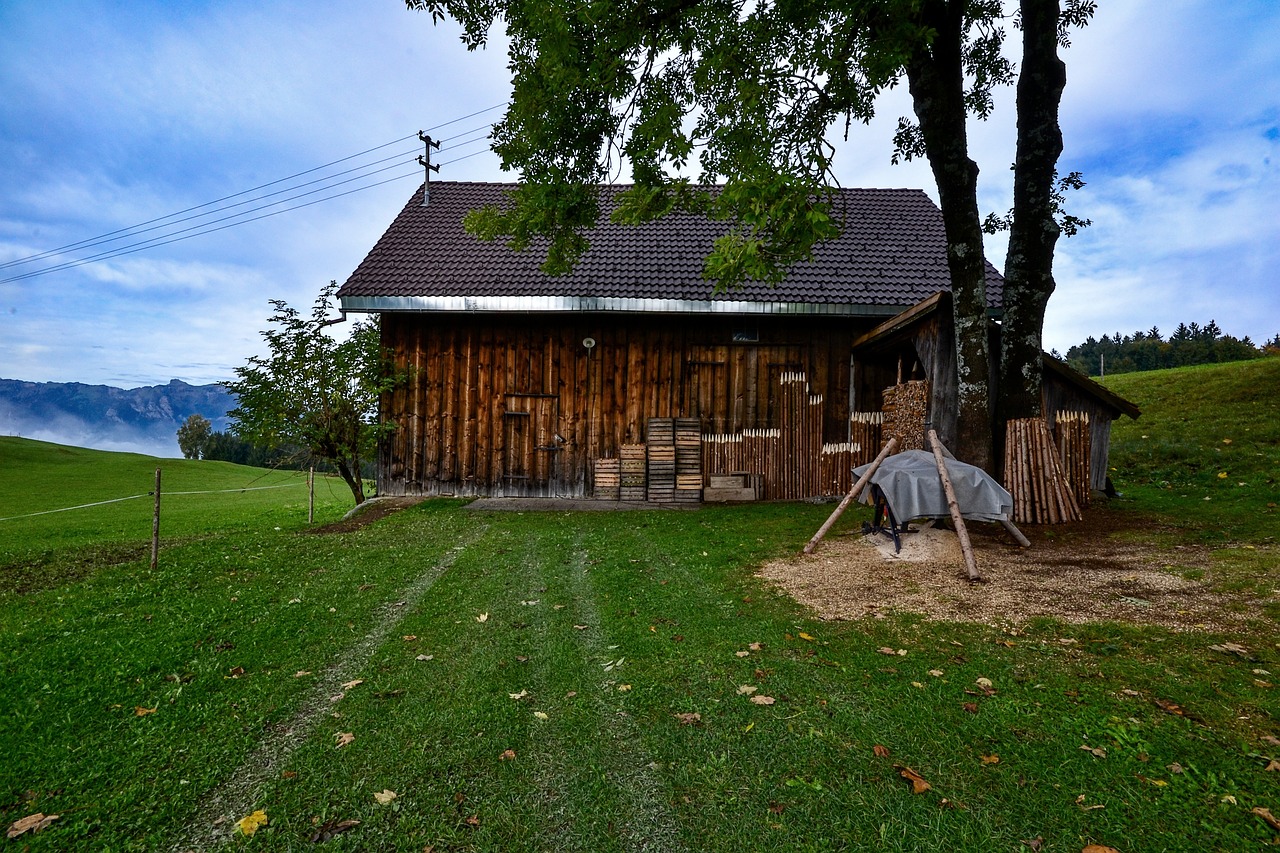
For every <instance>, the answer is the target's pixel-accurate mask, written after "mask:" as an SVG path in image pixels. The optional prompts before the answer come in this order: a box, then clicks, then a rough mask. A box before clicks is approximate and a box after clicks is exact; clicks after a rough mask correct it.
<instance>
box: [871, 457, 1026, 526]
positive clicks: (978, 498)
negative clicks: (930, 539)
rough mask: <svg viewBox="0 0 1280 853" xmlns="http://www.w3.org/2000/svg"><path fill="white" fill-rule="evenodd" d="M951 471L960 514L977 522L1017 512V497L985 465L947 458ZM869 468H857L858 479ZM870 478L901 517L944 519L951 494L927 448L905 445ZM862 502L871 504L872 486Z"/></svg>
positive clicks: (947, 513)
mask: <svg viewBox="0 0 1280 853" xmlns="http://www.w3.org/2000/svg"><path fill="white" fill-rule="evenodd" d="M944 461H945V463H946V466H947V476H949V477H950V478H951V486H952V488H954V489H955V492H956V501H957V502H958V503H959V504H960V514H961V515H962V516H964V517H965V518H968V519H971V520H973V521H1007V520H1008V518H1009V515H1010V514H1011V513H1012V512H1013V496H1012V495H1010V494H1009V493H1008V491H1006V490H1005V488H1004V486H1002V485H1000V484H999V483H997V482H996V481H995V480H994V479H992V477H991V475H990V474H988V473H987V472H986V471H983V470H982V469H981V468H978V467H976V466H974V465H969V464H967V463H965V462H961V461H959V460H958V459H946V460H944ZM869 467H871V466H870V465H861V466H859V467H857V468H855V469H853V476H854V478H855V479H856V478H858V477H861V476H862V475H863V474H864V473H865V472H866V470H867V468H869ZM871 482H872V483H873V484H874V485H877V486H879V487H880V488H881V490H882V491H883V492H884V496H885V498H886V499H887V500H888V501H889V508H890V509H892V510H893V515H894V517H895V518H897V519H898V521H899V522H902V521H910V520H911V519H913V518H945V517H946V516H949V515H950V514H951V513H950V511H949V510H948V509H947V495H946V493H945V492H944V491H943V489H942V479H941V478H940V477H939V476H938V466H937V464H936V463H935V462H934V460H933V454H932V453H929V452H928V451H925V450H904V451H903V452H902V453H897V454H894V455H893V456H890V457H889V458H888V459H886V460H884V462H881V463H880V467H879V468H877V469H876V472H875V474H873V475H872V476H871ZM862 501H863V503H868V504H869V503H871V502H872V497H871V489H870V487H868V488H866V489H864V490H863V492H862Z"/></svg>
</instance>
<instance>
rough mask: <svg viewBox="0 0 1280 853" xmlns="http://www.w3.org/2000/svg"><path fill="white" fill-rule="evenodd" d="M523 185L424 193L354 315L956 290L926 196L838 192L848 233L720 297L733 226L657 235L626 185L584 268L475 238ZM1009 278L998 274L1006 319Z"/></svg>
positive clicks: (381, 255)
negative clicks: (622, 213)
mask: <svg viewBox="0 0 1280 853" xmlns="http://www.w3.org/2000/svg"><path fill="white" fill-rule="evenodd" d="M515 187H516V185H515V184H499V183H464V182H449V181H440V182H436V181H433V182H432V184H431V199H430V205H429V206H428V207H423V206H422V188H421V187H419V188H418V190H417V191H416V192H415V193H414V194H413V197H412V198H410V199H409V201H408V203H407V204H406V205H405V206H404V209H403V210H401V211H400V214H399V215H398V216H397V217H396V218H395V221H393V222H392V223H391V226H390V227H389V228H388V229H387V231H386V233H384V234H383V235H382V237H381V238H380V239H379V240H378V242H377V243H376V244H375V245H374V247H373V248H372V249H371V250H370V251H369V254H368V255H367V256H366V257H365V259H364V260H363V261H362V262H361V263H360V265H359V266H358V267H357V268H356V270H355V272H353V273H352V274H351V277H350V278H348V279H347V281H346V283H345V284H344V285H343V286H342V288H341V289H340V290H339V291H338V297H339V299H340V300H341V304H342V307H343V309H344V310H349V311H395V310H408V311H431V310H435V311H482V310H495V311H538V310H545V311H569V310H579V311H581V310H597V311H610V310H616V311H657V312H669V313H677V312H696V313H799V314H836V315H849V316H888V315H893V314H896V313H898V312H899V311H902V310H903V309H905V308H907V307H909V306H911V305H914V304H915V303H917V302H919V301H920V300H921V299H924V298H925V297H927V296H929V295H931V294H933V293H935V292H937V291H938V290H947V289H949V288H950V274H949V272H948V269H947V257H946V239H945V234H944V229H943V223H942V214H941V211H939V210H938V207H937V206H936V205H935V204H934V203H933V202H932V201H931V200H930V199H929V197H928V196H926V195H925V194H924V193H923V192H922V191H920V190H914V189H838V190H835V191H834V201H833V208H834V214H835V216H836V217H837V218H838V219H842V220H843V223H844V226H843V231H842V233H841V234H840V236H839V237H837V238H836V239H834V240H830V241H827V242H825V243H822V244H820V245H819V246H817V247H816V249H815V250H814V257H813V259H812V260H810V261H806V262H801V263H798V264H796V265H795V266H793V267H792V268H791V269H790V270H789V271H788V274H787V276H786V279H785V280H784V281H783V282H782V283H781V284H779V285H777V286H776V287H775V286H772V285H769V284H767V283H762V282H749V283H747V284H746V285H745V286H743V287H742V288H736V289H733V290H730V291H728V292H724V293H716V292H714V289H713V285H712V283H711V282H710V281H708V280H707V279H706V278H704V277H703V275H702V270H703V263H704V260H705V258H706V256H707V254H708V253H709V252H710V251H711V248H712V244H713V243H714V241H715V239H716V238H717V237H719V236H720V235H721V234H723V233H724V232H725V230H726V226H725V224H724V223H723V222H717V221H714V220H711V219H708V218H707V217H705V216H701V215H696V214H684V213H677V214H672V215H669V216H666V217H664V218H662V219H659V220H657V221H654V222H649V223H646V224H643V225H636V226H633V225H618V224H615V223H613V222H611V221H610V219H609V216H610V214H611V212H612V211H613V209H614V207H615V199H616V196H617V194H618V193H619V192H621V191H622V190H625V189H628V188H629V187H628V186H626V185H611V186H603V187H601V188H600V194H601V204H600V207H601V218H600V224H599V225H598V226H597V227H596V228H594V229H593V230H592V231H590V232H589V233H588V234H587V238H588V240H589V241H590V243H591V248H590V249H589V250H588V251H587V252H586V254H585V255H584V256H583V257H582V259H581V260H580V262H579V263H578V264H577V266H576V267H575V268H574V269H573V271H572V272H570V273H568V274H567V275H563V276H555V277H553V276H549V275H547V274H546V273H544V272H542V270H541V269H539V266H540V264H541V262H542V260H543V258H544V257H545V242H543V243H535V244H534V245H533V246H532V247H531V248H530V250H529V251H525V252H515V251H512V250H511V249H510V248H508V247H507V246H506V245H504V244H503V243H502V242H500V241H495V242H484V241H482V240H479V239H478V238H476V237H474V236H472V235H470V234H468V233H467V232H466V231H465V230H464V229H463V227H462V218H463V216H464V215H465V214H466V213H467V212H468V211H470V210H474V209H476V208H479V207H483V206H485V205H498V206H502V205H504V204H506V203H507V198H508V194H509V193H510V191H511V190H513V189H515ZM1003 283H1004V281H1003V279H1002V278H1001V276H1000V274H999V273H998V272H997V271H996V269H995V268H994V267H993V266H991V264H990V263H988V264H987V294H988V303H989V306H990V308H991V310H992V311H995V312H998V310H999V307H1000V296H1001V292H1002V289H1003Z"/></svg>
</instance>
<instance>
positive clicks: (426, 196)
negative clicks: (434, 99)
mask: <svg viewBox="0 0 1280 853" xmlns="http://www.w3.org/2000/svg"><path fill="white" fill-rule="evenodd" d="M418 138H419V139H421V140H422V144H423V145H424V146H425V147H426V153H425V154H419V155H418V162H419V163H421V164H422V168H423V170H424V171H425V172H426V180H424V181H423V182H422V206H423V207H426V206H427V205H428V204H430V203H431V173H432V172H439V171H440V164H439V163H436V164H434V165H433V164H432V163H431V149H432V148H434V149H436V150H437V151H439V150H440V140H438V139H432V138H431V137H430V136H428V135H427V134H425V133H423V132H422V131H418Z"/></svg>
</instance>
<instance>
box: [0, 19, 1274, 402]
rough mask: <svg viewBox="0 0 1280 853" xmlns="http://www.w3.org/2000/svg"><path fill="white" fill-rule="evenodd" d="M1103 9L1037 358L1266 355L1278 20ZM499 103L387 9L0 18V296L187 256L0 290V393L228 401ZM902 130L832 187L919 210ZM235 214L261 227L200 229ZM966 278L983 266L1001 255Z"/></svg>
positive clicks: (501, 77)
mask: <svg viewBox="0 0 1280 853" xmlns="http://www.w3.org/2000/svg"><path fill="white" fill-rule="evenodd" d="M1100 6H1101V8H1100V9H1099V11H1098V14H1097V17H1096V19H1095V21H1094V22H1093V24H1092V25H1091V26H1090V27H1088V29H1086V30H1084V31H1083V32H1081V33H1079V34H1078V35H1077V36H1076V38H1075V44H1074V46H1073V47H1072V49H1071V51H1070V52H1069V54H1068V56H1067V60H1068V75H1069V83H1068V89H1067V94H1066V98H1065V100H1064V104H1063V114H1062V123H1063V126H1064V131H1065V134H1066V140H1067V141H1066V151H1065V153H1064V156H1063V159H1062V167H1063V170H1064V171H1067V170H1080V171H1083V172H1084V174H1085V178H1086V180H1087V181H1088V182H1089V183H1088V186H1087V187H1086V188H1085V189H1084V190H1082V191H1081V192H1079V193H1076V194H1075V196H1074V198H1073V199H1072V205H1073V210H1074V212H1076V213H1077V214H1078V215H1081V216H1086V217H1089V218H1091V219H1092V220H1093V223H1094V224H1093V227H1092V228H1090V229H1088V230H1086V231H1085V232H1083V233H1082V234H1081V235H1080V236H1079V237H1076V238H1074V239H1072V240H1068V241H1064V242H1063V243H1062V244H1060V250H1059V255H1058V268H1057V277H1058V282H1059V286H1058V291H1057V293H1056V294H1055V295H1054V297H1053V299H1052V301H1051V302H1050V305H1049V315H1048V319H1047V323H1046V329H1045V332H1046V345H1047V346H1048V347H1051V348H1057V349H1060V350H1064V351H1065V349H1066V348H1067V347H1069V346H1070V345H1071V344H1073V343H1078V342H1081V341H1083V340H1084V339H1085V338H1086V337H1087V336H1089V335H1094V336H1097V335H1101V334H1106V333H1112V332H1116V331H1120V332H1125V333H1128V332H1132V331H1134V330H1136V329H1148V328H1150V327H1151V326H1158V327H1160V328H1161V329H1162V330H1163V331H1164V332H1166V333H1167V332H1169V331H1172V329H1173V328H1174V326H1176V325H1177V324H1178V323H1179V322H1184V321H1185V322H1191V321H1197V322H1201V323H1204V322H1207V321H1209V320H1210V319H1213V320H1216V321H1217V322H1218V325H1219V326H1221V327H1222V328H1223V329H1224V330H1225V331H1226V332H1228V333H1230V334H1234V335H1237V336H1244V335H1249V336H1252V337H1253V338H1254V340H1255V341H1257V340H1263V339H1268V338H1270V337H1271V336H1273V335H1275V334H1276V333H1278V332H1280V287H1278V286H1277V284H1278V282H1277V278H1278V275H1277V270H1280V50H1278V49H1277V48H1276V45H1277V44H1280V3H1277V2H1274V0H1233V2H1231V3H1219V2H1211V0H1103V2H1102V3H1101V4H1100ZM507 84H508V80H507V72H506V57H505V53H504V48H503V46H502V44H501V42H499V44H498V45H496V49H495V48H490V49H489V50H488V51H483V52H477V53H468V52H467V51H466V50H465V48H464V47H463V46H462V44H461V43H460V42H459V40H458V34H457V31H456V29H455V28H453V27H451V26H448V25H442V26H432V24H431V21H430V18H429V16H426V15H422V14H418V13H411V12H408V11H406V10H405V9H404V6H403V4H402V3H401V2H399V0H359V1H358V2H352V0H347V2H336V0H312V1H311V2H308V3H305V4H301V3H281V2H271V0H253V2H240V0H226V2H184V3H172V2H114V3H110V2H93V0H84V2H67V3H48V2H44V0H40V1H39V2H33V1H29V0H5V2H3V3H0V279H10V278H14V277H18V276H24V275H26V274H28V273H32V272H36V271H39V270H41V269H45V268H48V267H51V266H54V265H62V264H76V262H77V261H79V260H83V259H85V258H87V257H89V256H92V255H95V254H99V253H103V252H108V251H112V250H120V249H128V248H129V247H131V246H133V245H134V244H137V243H139V242H141V241H143V240H146V239H148V238H160V239H165V240H168V239H172V238H173V237H181V238H186V239H179V240H177V241H175V242H169V243H167V244H166V245H161V246H155V247H152V248H147V249H143V250H139V251H130V252H128V253H127V254H121V255H118V256H116V257H113V258H105V259H101V260H99V261H95V262H92V263H83V264H78V265H74V266H66V267H65V268H63V269H60V270H57V271H53V272H48V273H46V274H42V275H34V276H30V277H25V278H17V279H16V280H10V281H3V282H0V377H4V378H10V379H25V380H32V381H62V382H69V381H78V382H86V383H94V384H110V385H119V386H123V387H136V386H138V385H151V384H159V383H164V382H167V381H168V380H170V379H173V378H178V379H183V380H185V381H188V382H192V383H196V384H201V383H206V382H214V381H218V380H221V379H226V378H230V376H231V372H232V370H233V369H234V368H235V367H236V366H239V365H242V364H243V363H244V362H245V359H246V358H248V357H249V356H250V355H252V354H254V353H256V352H259V351H260V349H261V343H260V340H261V339H260V337H259V334H258V332H259V330H260V329H261V328H262V327H263V325H264V321H265V318H266V317H267V316H268V315H269V313H270V307H269V306H268V304H267V300H268V299H273V298H281V299H285V300H287V301H289V302H290V303H291V304H294V305H297V306H299V307H306V306H308V305H309V304H310V302H311V300H312V299H313V298H314V296H315V294H316V292H317V290H318V289H319V287H320V286H321V285H322V284H323V283H324V282H326V281H328V280H329V279H338V280H343V279H345V278H346V276H347V275H348V274H350V272H351V271H352V270H353V269H354V268H355V266H356V264H358V263H359V261H360V260H361V258H362V257H363V256H364V254H365V252H367V251H368V249H369V247H370V246H371V245H372V244H373V242H374V241H375V240H376V239H377V237H378V236H379V235H380V234H381V233H382V231H383V229H385V228H386V226H387V225H388V224H389V223H390V221H391V219H392V217H393V216H394V215H395V214H396V212H397V211H398V210H399V208H400V207H401V206H402V204H403V203H404V200H405V199H406V198H407V197H408V196H409V195H410V194H411V193H412V192H413V190H414V189H415V188H416V186H417V184H418V183H419V182H420V180H421V171H420V170H419V169H418V168H416V167H415V166H413V165H411V164H412V160H413V157H414V156H415V155H416V154H418V153H419V152H420V151H421V146H420V145H419V143H418V142H417V141H416V138H415V137H416V133H417V131H418V130H419V129H425V130H428V131H434V134H433V135H435V136H437V137H444V138H445V139H446V142H445V147H444V149H443V150H442V151H440V152H439V153H438V154H436V155H435V159H436V160H437V161H439V162H442V163H443V164H444V167H443V169H442V170H441V173H440V178H442V179H444V178H447V179H451V180H511V179H514V176H511V175H504V174H503V173H502V172H501V171H500V169H499V166H498V162H497V159H496V158H495V157H494V156H493V155H492V154H491V153H489V152H487V151H486V149H485V143H484V141H483V139H482V138H481V137H482V136H483V133H484V126H485V124H486V123H487V122H490V121H492V120H495V119H496V118H497V117H498V116H499V115H500V111H499V110H494V111H490V112H485V113H483V114H481V115H478V116H473V117H471V118H464V117H465V116H468V115H469V114H473V113H477V112H479V111H482V110H485V109H486V108H490V107H494V106H497V105H500V104H502V103H503V102H504V101H505V99H506V97H507V91H508V85H507ZM1011 108H1012V92H1007V93H1005V94H1004V95H1003V97H1002V101H1001V102H1000V104H999V107H998V110H997V113H996V116H995V117H993V119H992V120H991V121H989V122H987V123H985V124H977V125H975V126H974V127H973V128H972V130H971V145H972V148H973V150H974V152H975V156H976V159H977V160H978V161H979V165H980V166H981V167H982V170H983V171H982V186H981V203H982V206H983V208H984V210H997V211H998V210H1004V209H1006V208H1007V207H1008V205H1009V201H1008V199H1009V186H1008V184H1009V172H1008V165H1009V163H1010V162H1011V161H1012V159H1013V150H1012V143H1013V116H1012V109H1011ZM908 111H909V104H908V102H907V100H906V97H905V93H902V92H895V93H890V94H888V95H887V96H886V97H885V98H884V102H883V103H882V104H881V109H880V115H881V118H878V119H877V120H876V121H875V122H874V123H873V124H872V125H871V126H869V127H866V128H857V129H855V133H854V134H853V135H852V137H851V138H850V140H849V141H848V142H843V141H842V142H841V143H840V150H839V153H838V155H837V157H838V159H837V169H838V172H839V176H840V179H841V181H842V182H843V183H844V184H845V185H847V186H915V187H922V188H924V189H925V190H926V191H927V192H929V193H930V195H934V196H935V197H936V192H935V190H934V188H933V182H932V178H931V175H930V174H929V172H928V171H927V168H926V167H925V166H924V165H923V164H909V165H905V166H892V165H890V163H889V153H890V144H889V139H890V136H891V134H892V129H893V126H894V124H895V122H896V118H897V116H899V115H901V114H905V113H907V112H908ZM446 123H447V124H446ZM397 140H399V141H397ZM387 143H392V144H389V145H388V144H387ZM371 149H374V150H371ZM360 152H368V153H363V154H360V156H357V157H352V158H351V159H343V158H348V157H350V156H351V155H356V154H358V153H360ZM383 158H390V159H387V160H385V161H383ZM463 158H465V159H463ZM339 160H342V162H341V163H339V164H337V165H334V166H331V167H328V168H324V169H319V170H316V171H308V170H312V169H315V168H316V167H320V166H324V165H325V164H329V163H333V162H334V161H339ZM374 161H382V162H377V163H375V162H374ZM356 167H361V168H359V169H358V170H357V171H354V172H350V173H347V174H342V175H337V174H336V173H338V172H342V171H344V170H348V169H353V168H356ZM388 167H389V168H388ZM384 168H385V169H386V170H385V171H378V172H375V171H374V170H380V169H384ZM303 172H306V174H304V175H302V176H301V177H298V178H294V179H293V180H291V181H287V182H283V183H272V182H275V181H278V180H279V179H282V178H287V177H289V176H293V175H297V174H299V173H303ZM329 176H332V177H329ZM319 178H325V180H323V181H321V182H319V183H312V184H309V185H307V186H299V185H301V184H303V183H304V182H307V181H314V180H316V179H319ZM353 178H354V180H351V181H350V182H349V183H345V184H341V185H338V184H337V183H336V182H337V181H347V180H349V179H353ZM381 181H389V182H387V183H384V184H382V185H381V186H375V187H372V188H369V189H361V190H360V191H357V192H350V193H349V194H346V195H341V196H340V197H336V198H329V197H330V196H337V195H338V194H339V193H347V192H348V191H350V190H355V189H359V188H362V187H366V186H368V185H371V184H375V183H377V182H381ZM267 184H271V185H270V186H269V187H267V188H266V189H263V190H259V191H257V192H255V193H253V194H248V195H234V194H237V193H241V192H242V191H245V190H249V189H251V188H255V187H259V186H262V185H267ZM289 187H297V188H296V189H290V190H288V191H287V192H283V193H281V194H280V195H277V196H274V197H272V198H269V199H266V200H263V201H256V202H253V203H251V204H244V205H241V206H240V207H235V208H231V209H228V210H222V211H219V212H211V211H212V210H213V209H214V208H218V207H222V206H225V205H229V204H233V203H235V202H241V201H245V200H247V199H250V198H253V197H256V196H258V195H262V194H263V193H268V192H275V191H277V190H282V189H286V188H289ZM316 190H318V192H313V194H311V195H306V196H302V195H300V194H301V193H306V192H312V191H316ZM228 196H234V197H232V198H229V199H227V200H226V201H222V202H219V203H218V204H216V205H210V206H208V207H197V206H200V205H206V204H207V203H209V202H213V201H215V200H217V199H223V198H224V197H228ZM294 196H298V197H297V198H293V197H294ZM321 199H326V200H323V201H321ZM272 201H280V202H281V203H280V204H279V205H277V206H275V207H263V205H265V204H267V203H268V202H272ZM312 201H315V202H316V203H314V204H309V205H308V206H305V207H297V209H294V210H291V211H288V212H278V211H281V210H282V209H283V208H288V207H296V206H298V205H301V204H304V203H307V202H312ZM259 207H262V209H260V210H254V211H249V209H250V208H259ZM190 208H196V209H195V210H191V211H190V212H187V213H184V214H182V216H184V217H192V216H195V215H197V214H205V213H207V214H208V215H207V216H203V217H201V218H194V219H188V220H187V221H184V222H182V223H178V224H171V225H169V226H167V227H166V228H165V229H157V230H152V231H148V232H145V233H141V234H137V235H136V236H131V237H128V238H126V239H122V240H120V241H117V242H107V243H99V244H94V245H86V246H81V247H80V248H79V249H76V250H73V251H71V252H70V253H64V254H56V255H48V256H46V257H42V258H39V259H37V260H34V261H32V260H24V259H30V258H31V257H32V256H35V255H41V254H43V253H46V252H50V251H53V250H60V249H62V248H63V247H66V246H67V245H69V244H76V243H78V242H80V241H93V240H95V239H96V238H99V237H101V236H102V235H109V234H111V232H116V231H117V230H119V229H128V228H130V227H131V226H135V225H138V224H139V223H148V222H150V221H151V220H156V219H157V218H159V217H165V216H168V215H169V214H174V213H176V212H178V211H185V210H188V209H190ZM237 212H241V213H242V214H243V215H242V218H250V217H261V216H264V215H267V214H276V215H267V216H266V218H261V219H258V220H257V221H254V222H248V223H245V224H239V225H234V226H233V227H226V228H222V230H217V231H212V232H210V233H203V234H202V233H200V231H203V230H206V229H207V228H217V227H220V226H224V225H230V224H231V223H233V222H236V221H238V220H236V219H226V220H224V221H221V222H218V223H216V224H211V223H210V220H213V219H221V218H223V217H228V216H230V215H232V214H234V213H237ZM170 221H171V220H166V222H170ZM152 224H158V223H152ZM196 226H205V227H203V228H198V229H197V230H193V231H188V232H186V233H182V234H179V233H173V232H176V231H178V229H184V228H195V227H196ZM146 227H150V226H146ZM166 234H169V235H171V236H169V237H165V236H164V235H166ZM192 235H194V236H192ZM988 255H989V256H990V257H991V258H992V260H993V261H994V262H995V263H996V264H997V266H1000V265H1001V264H1002V262H1003V257H1004V246H1003V245H1002V244H1001V243H999V242H998V241H997V242H992V243H990V244H989V245H988Z"/></svg>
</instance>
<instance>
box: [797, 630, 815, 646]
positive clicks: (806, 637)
mask: <svg viewBox="0 0 1280 853" xmlns="http://www.w3.org/2000/svg"><path fill="white" fill-rule="evenodd" d="M800 639H802V640H808V641H809V642H811V643H812V642H814V641H815V640H816V639H817V637H815V636H813V635H812V634H806V633H805V632H804V631H801V632H800Z"/></svg>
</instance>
